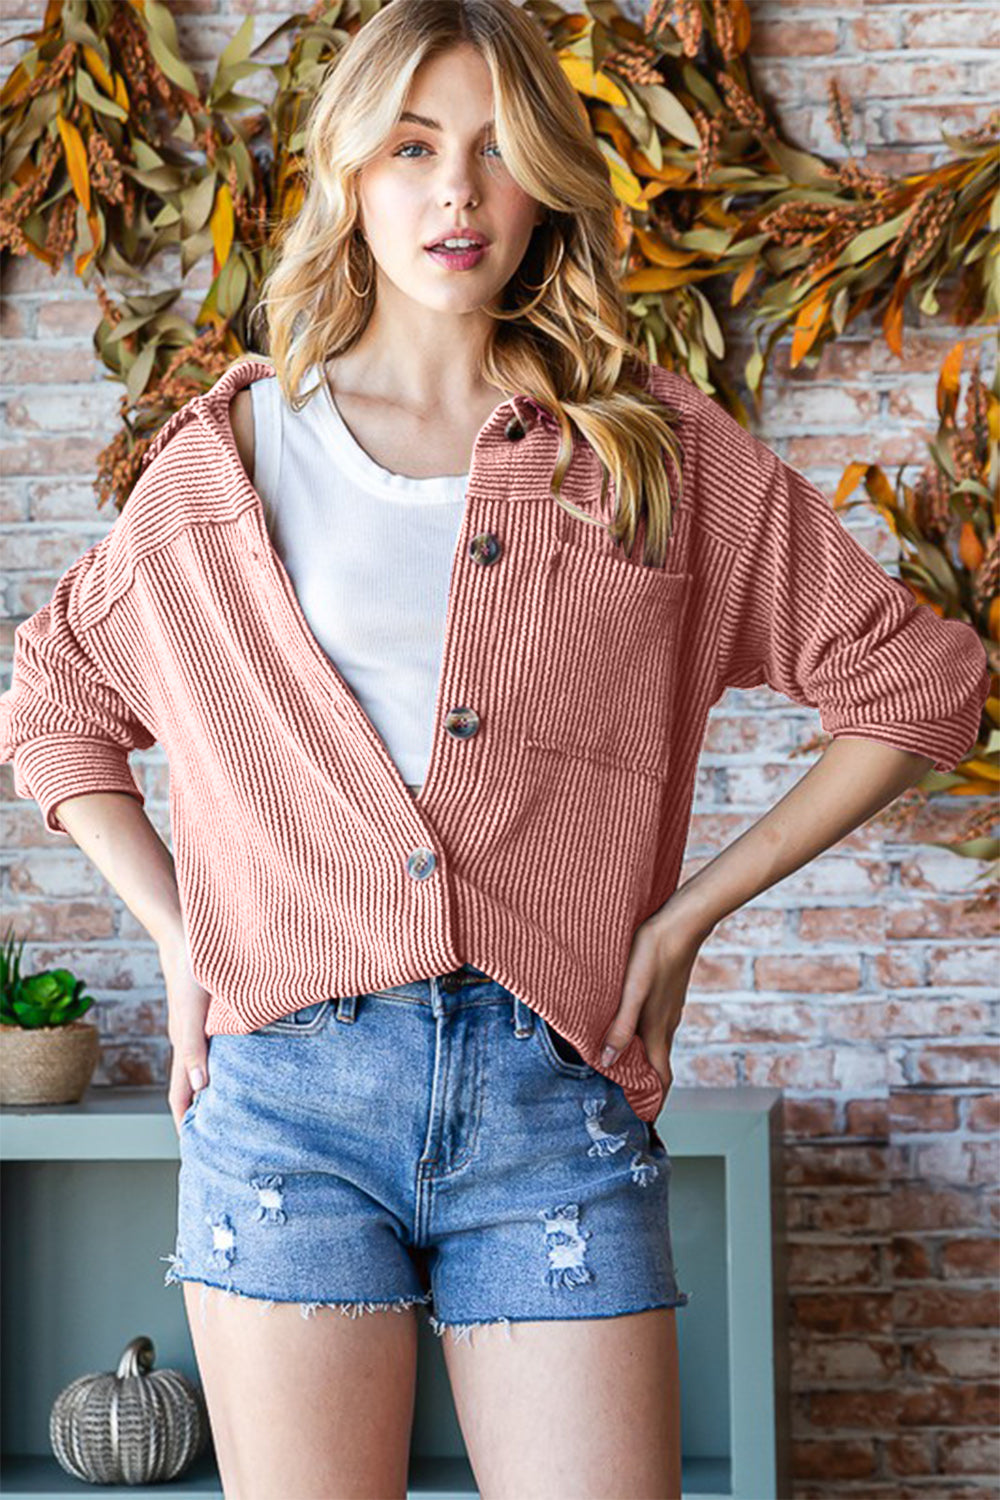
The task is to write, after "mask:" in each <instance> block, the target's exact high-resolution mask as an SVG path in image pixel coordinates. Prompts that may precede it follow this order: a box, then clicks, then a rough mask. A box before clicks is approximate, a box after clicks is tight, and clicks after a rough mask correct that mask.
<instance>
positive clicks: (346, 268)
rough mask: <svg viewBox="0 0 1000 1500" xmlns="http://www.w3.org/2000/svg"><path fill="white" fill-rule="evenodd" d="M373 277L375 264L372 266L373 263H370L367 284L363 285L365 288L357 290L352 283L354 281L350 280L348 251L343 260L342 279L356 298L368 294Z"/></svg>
mask: <svg viewBox="0 0 1000 1500" xmlns="http://www.w3.org/2000/svg"><path fill="white" fill-rule="evenodd" d="M374 277H375V266H374V263H373V264H372V265H371V267H370V269H369V274H368V285H367V286H366V287H365V289H364V291H363V292H359V291H358V289H357V287H356V286H355V285H354V282H353V281H352V280H351V258H350V252H348V255H347V258H346V259H345V261H344V280H345V281H346V282H347V285H348V286H349V287H350V289H351V291H352V292H353V293H354V295H355V297H357V298H359V299H360V298H362V297H367V296H368V293H369V292H370V291H371V289H372V281H373V280H374Z"/></svg>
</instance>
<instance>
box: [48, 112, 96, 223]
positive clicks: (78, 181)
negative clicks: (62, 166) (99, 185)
mask: <svg viewBox="0 0 1000 1500" xmlns="http://www.w3.org/2000/svg"><path fill="white" fill-rule="evenodd" d="M56 125H57V126H58V127H59V134H60V136H61V137H62V143H63V151H64V152H65V153H66V169H67V171H68V172H69V180H70V182H71V183H72V184H73V191H74V193H75V194H76V196H77V201H78V202H80V203H82V204H83V210H84V213H87V214H89V213H90V172H89V170H88V168H87V148H86V146H85V145H84V144H83V137H82V136H81V134H80V132H79V131H78V130H77V128H76V126H75V125H74V124H73V121H72V120H67V119H65V118H64V117H63V116H62V115H56Z"/></svg>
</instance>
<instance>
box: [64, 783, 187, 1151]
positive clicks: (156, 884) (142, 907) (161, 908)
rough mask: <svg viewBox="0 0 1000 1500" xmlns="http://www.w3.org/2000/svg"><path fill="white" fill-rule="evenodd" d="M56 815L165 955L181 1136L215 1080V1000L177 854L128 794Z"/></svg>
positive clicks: (95, 799) (76, 804)
mask: <svg viewBox="0 0 1000 1500" xmlns="http://www.w3.org/2000/svg"><path fill="white" fill-rule="evenodd" d="M55 812H56V814H57V816H58V819H59V822H60V823H61V824H62V826H63V828H64V829H65V830H66V833H67V834H68V835H69V837H70V838H71V839H73V840H74V842H75V843H76V844H78V845H79V847H80V848H81V849H82V850H83V852H84V854H86V855H87V856H88V857H89V858H90V859H91V860H93V862H94V864H95V865H96V866H97V868H98V869H99V870H100V872H101V874H102V875H103V876H104V877H105V879H106V880H107V881H108V882H109V883H110V884H111V885H112V886H113V887H114V889H115V890H116V891H117V892H118V895H119V896H120V897H121V899H122V900H123V901H124V902H125V905H126V906H127V907H128V909H129V911H131V912H132V914H133V916H134V917H135V918H136V919H137V920H138V921H139V922H141V923H142V925H143V927H145V929H146V931H147V932H148V933H149V935H150V937H151V938H153V940H154V941H155V943H156V945H157V947H158V948H159V950H160V966H161V968H162V970H163V978H164V981H165V983H166V987H167V1030H168V1033H169V1036H170V1043H171V1047H172V1059H171V1068H170V1086H169V1089H168V1092H167V1100H168V1103H169V1105H170V1112H171V1115H172V1116H173V1120H174V1125H175V1127H176V1128H177V1130H178V1131H179V1130H180V1123H181V1120H182V1118H183V1116H184V1112H185V1110H187V1108H188V1106H189V1105H190V1103H191V1100H192V1097H193V1094H194V1091H195V1090H196V1089H201V1088H204V1086H205V1084H206V1083H207V1081H208V1038H207V1037H206V1035H205V1021H206V1018H207V1015H208V1008H209V1004H210V1002H211V996H210V995H209V993H208V992H207V990H205V989H203V988H202V986H201V985H200V984H199V983H198V982H197V980H196V979H195V977H194V975H193V974H192V973H191V961H190V956H189V954H188V949H187V937H186V935H185V931H184V922H183V919H182V916H181V903H180V897H179V895H178V891H177V880H176V876H175V873H174V861H173V856H172V855H171V853H170V850H169V849H168V848H167V847H166V845H165V844H164V843H163V841H162V839H161V838H160V836H159V834H158V833H157V831H156V829H155V828H154V827H153V825H152V823H151V822H150V821H149V819H148V818H147V816H146V814H145V812H144V811H143V809H142V807H141V806H140V805H139V803H138V802H137V801H136V799H135V798H134V797H131V796H129V795H128V793H122V792H87V793H84V794H82V795H79V796H72V797H66V798H64V799H63V801H62V802H60V803H58V804H57V806H56V808H55Z"/></svg>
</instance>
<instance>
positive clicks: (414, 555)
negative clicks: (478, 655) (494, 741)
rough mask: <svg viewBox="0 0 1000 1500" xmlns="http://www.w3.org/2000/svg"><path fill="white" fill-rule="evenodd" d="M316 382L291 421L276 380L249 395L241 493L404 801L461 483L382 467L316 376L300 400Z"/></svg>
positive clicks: (423, 736) (413, 775) (418, 773)
mask: <svg viewBox="0 0 1000 1500" xmlns="http://www.w3.org/2000/svg"><path fill="white" fill-rule="evenodd" d="M318 382H321V383H322V389H321V390H320V391H318V392H317V393H316V395H315V396H313V397H312V398H311V399H310V400H309V401H308V403H307V404H306V406H305V407H304V408H303V409H302V411H299V412H294V411H292V410H291V408H290V407H289V406H288V405H287V403H286V402H285V400H284V397H283V395H282V392H281V387H280V386H279V384H278V381H277V379H266V380H255V381H254V382H253V383H252V384H251V386H250V390H251V393H252V400H253V417H254V474H253V484H254V488H255V489H256V490H257V492H258V494H259V495H260V497H261V500H262V501H263V503H264V509H265V512H266V514H267V520H268V528H269V530H270V533H271V539H272V543H273V545H274V548H275V550H276V552H277V553H278V555H279V557H280V558H281V561H282V563H283V564H284V566H285V569H286V571H287V573H288V575H289V577H290V578H291V581H292V583H293V585H294V587H295V592H296V595H297V597H298V601H299V604H300V606H301V608H302V612H303V614H304V615H305V617H306V620H307V621H308V624H309V628H310V630H311V631H312V633H313V635H314V636H315V637H316V640H317V642H318V643H319V645H320V646H321V647H322V649H323V650H324V651H325V653H326V654H327V656H328V657H329V658H330V659H331V661H332V662H333V663H334V665H335V666H336V668H337V670H338V671H339V672H340V673H341V675H342V676H343V677H344V678H345V679H346V681H347V683H348V684H349V686H350V688H351V690H352V692H353V693H354V695H355V697H356V698H357V699H358V701H359V703H360V704H361V706H362V708H363V709H364V711H365V713H366V714H367V716H368V718H369V719H370V720H371V722H372V724H373V725H374V727H375V729H376V730H377V731H378V733H379V736H380V737H381V739H382V740H383V741H384V743H385V746H386V749H387V750H388V751H389V754H390V755H391V756H392V758H393V760H394V761H395V763H396V765H397V767H398V768H399V772H400V775H401V776H402V778H403V780H404V782H406V784H407V786H408V787H409V788H410V790H411V791H412V792H413V793H416V792H418V791H419V790H420V787H421V785H422V784H423V780H424V776H425V775H426V771H427V763H428V760H429V759H430V751H431V738H432V733H433V727H434V726H433V714H434V707H435V698H436V694H437V686H438V680H439V678H440V675H441V664H442V655H443V651H444V631H445V618H446V614H447V609H448V590H449V586H450V583H451V566H452V561H453V559H454V554H455V548H456V546H457V545H458V535H459V531H460V529H461V525H462V520H463V516H464V511H465V490H466V485H467V483H468V478H469V476H468V472H466V473H465V474H445V475H441V476H435V477H434V478H430V479H414V478H412V477H410V476H409V475H405V474H394V473H392V471H391V470H389V469H384V468H382V466H381V464H377V463H376V462H375V460H374V459H373V458H372V457H371V456H370V454H368V453H367V452H366V451H365V449H364V448H362V447H361V445H360V443H358V441H357V440H356V439H355V438H354V436H353V435H352V433H351V431H350V429H349V428H348V426H347V425H346V423H345V422H344V420H343V418H342V417H341V415H340V412H339V411H338V410H337V405H336V402H335V400H334V397H333V393H332V391H331V389H330V385H329V382H328V381H327V379H326V375H325V371H324V370H323V368H322V366H320V365H317V366H315V367H314V368H313V369H312V370H311V371H309V372H308V374H307V376H306V378H305V381H304V383H303V386H302V389H303V390H310V389H311V388H312V387H313V385H315V384H316V383H318Z"/></svg>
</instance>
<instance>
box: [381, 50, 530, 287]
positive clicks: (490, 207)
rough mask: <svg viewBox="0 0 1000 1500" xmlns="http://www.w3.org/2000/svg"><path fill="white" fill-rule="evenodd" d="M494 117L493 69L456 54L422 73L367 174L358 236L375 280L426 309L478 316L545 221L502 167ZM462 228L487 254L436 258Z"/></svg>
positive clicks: (475, 57) (469, 54)
mask: <svg viewBox="0 0 1000 1500" xmlns="http://www.w3.org/2000/svg"><path fill="white" fill-rule="evenodd" d="M492 114H493V85H492V79H491V78H490V73H489V69H488V68H487V66H486V64H485V62H484V61H483V59H482V57H481V56H480V54H479V53H478V52H477V51H476V49H475V48H474V47H472V46H470V45H468V44H467V43H464V44H461V45H459V46H456V47H453V48H451V49H450V50H449V51H448V52H445V53H441V54H439V55H438V56H437V57H435V58H432V59H430V60H429V61H428V62H426V63H424V64H423V65H422V66H421V67H420V68H419V69H418V71H417V73H416V74H415V76H414V79H413V83H412V85H411V88H410V91H409V94H408V96H407V100H406V105H405V109H404V112H403V115H402V117H401V118H400V120H399V122H398V124H397V125H396V126H395V127H394V129H393V131H392V133H391V134H390V136H389V139H388V141H387V143H386V145H385V146H384V147H383V149H382V151H381V152H380V154H379V155H378V157H376V158H375V160H373V161H371V162H369V163H368V164H367V165H366V166H365V167H364V168H363V170H362V172H361V174H360V178H359V184H358V186H359V193H360V199H361V211H360V228H361V229H362V231H363V232H364V235H365V237H366V239H367V241H368V244H369V247H370V249H371V252H372V254H373V255H374V257H375V261H376V263H377V270H376V274H377V275H378V277H379V279H380V281H381V280H382V278H387V279H388V280H389V281H390V282H391V283H392V284H393V286H394V287H396V288H397V289H398V290H399V291H400V292H402V293H403V294H404V295H405V296H407V297H410V298H412V299H413V301H415V302H418V303H421V304H422V305H423V306H425V307H429V308H434V309H437V310H439V311H447V312H470V311H473V310H474V309H476V308H478V307H481V306H482V305H483V304H484V303H487V302H489V301H490V300H491V298H493V297H494V296H495V295H496V294H497V293H498V292H500V291H501V289H502V288H503V287H504V286H505V285H506V283H507V282H508V281H509V280H510V277H511V276H512V274H513V273H514V271H516V270H517V267H518V266H519V265H520V263H521V261H522V259H523V258H524V253H525V251H526V249H527V247H528V242H529V240H530V239H531V234H532V230H533V229H534V227H535V225H536V224H537V223H540V222H541V219H542V216H543V214H544V207H543V205H542V204H540V203H539V202H538V200H537V199H535V198H532V197H530V196H529V194H527V193H526V192H524V191H523V190H522V189H521V188H520V187H518V185H517V183H516V182H515V181H514V179H513V177H511V175H510V173H509V172H508V171H507V168H506V167H505V166H504V163H503V160H502V159H501V156H500V148H499V146H498V145H497V143H496V138H495V135H494V133H493V125H492ZM418 117H419V118H418ZM456 226H457V227H458V229H459V230H460V231H461V230H468V231H470V232H472V231H476V232H477V233H478V234H480V235H483V236H485V238H486V240H487V241H489V244H488V246H487V248H486V249H485V251H484V252H483V253H481V254H480V255H478V256H472V257H469V256H466V257H465V258H464V259H462V258H453V259H451V260H450V261H449V260H445V259H443V258H436V257H435V256H434V255H432V254H429V253H428V250H427V248H426V247H427V246H428V245H430V244H432V243H434V242H435V241H438V240H440V239H442V238H443V237H445V236H447V235H451V234H454V233H455V231H456ZM382 289H383V288H382V287H380V286H377V287H376V291H377V292H378V291H381V290H382Z"/></svg>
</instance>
